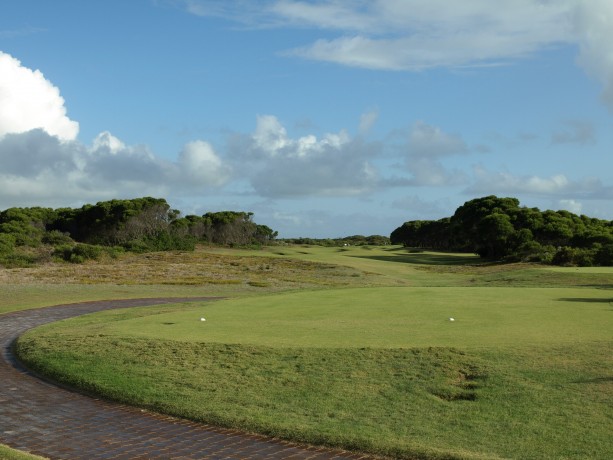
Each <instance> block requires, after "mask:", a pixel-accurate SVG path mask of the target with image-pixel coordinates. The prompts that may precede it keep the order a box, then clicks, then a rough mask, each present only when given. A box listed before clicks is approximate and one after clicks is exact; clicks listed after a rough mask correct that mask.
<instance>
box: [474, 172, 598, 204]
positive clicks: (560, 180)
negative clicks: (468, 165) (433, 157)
mask: <svg viewBox="0 0 613 460" xmlns="http://www.w3.org/2000/svg"><path fill="white" fill-rule="evenodd" d="M474 172H475V179H476V181H475V183H474V184H473V185H471V186H470V187H468V188H467V189H466V190H465V192H467V193H470V194H501V193H509V194H533V195H545V196H559V197H561V198H560V199H566V197H568V196H578V195H581V196H582V197H586V198H588V197H589V198H596V197H597V196H598V195H600V194H602V193H603V191H604V188H603V186H602V183H601V182H600V180H598V179H595V178H585V179H583V180H580V181H573V180H571V179H569V178H568V177H566V175H564V174H556V175H553V176H551V177H539V176H516V175H513V174H511V173H508V172H491V171H488V170H486V169H484V168H481V167H477V168H475V171H474Z"/></svg>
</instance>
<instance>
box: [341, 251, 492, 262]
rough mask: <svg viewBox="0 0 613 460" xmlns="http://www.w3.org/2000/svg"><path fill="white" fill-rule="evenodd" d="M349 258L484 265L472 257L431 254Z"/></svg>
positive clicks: (477, 258) (478, 259) (475, 257)
mask: <svg viewBox="0 0 613 460" xmlns="http://www.w3.org/2000/svg"><path fill="white" fill-rule="evenodd" d="M351 257H358V258H360V259H371V260H380V261H383V262H399V263H405V264H417V265H483V264H484V263H485V262H483V261H482V260H481V259H480V258H479V257H477V256H473V255H465V256H464V255H453V254H446V253H431V252H427V253H426V252H423V253H407V254H394V255H389V256H367V255H352V256H351Z"/></svg>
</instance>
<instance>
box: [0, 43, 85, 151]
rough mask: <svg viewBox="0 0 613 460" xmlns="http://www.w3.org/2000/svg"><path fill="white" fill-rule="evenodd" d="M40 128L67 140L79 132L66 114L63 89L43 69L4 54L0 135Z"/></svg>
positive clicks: (0, 78) (1, 56)
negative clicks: (35, 68) (23, 63)
mask: <svg viewBox="0 0 613 460" xmlns="http://www.w3.org/2000/svg"><path fill="white" fill-rule="evenodd" d="M37 128H40V129H43V130H44V131H46V132H47V133H49V134H51V135H54V136H57V137H58V138H59V139H61V140H64V141H67V140H74V139H75V138H76V137H77V134H78V132H79V124H78V123H77V122H75V121H72V120H70V119H69V118H68V116H67V115H66V107H65V106H64V99H63V98H62V96H60V91H59V89H58V88H57V87H55V86H53V84H52V83H51V82H50V81H49V80H47V79H45V77H44V75H43V74H42V73H41V72H40V71H39V70H31V69H28V68H27V67H24V66H22V65H21V62H19V61H18V60H17V59H15V58H14V57H12V56H10V55H9V54H6V53H3V52H2V51H0V136H2V135H5V134H7V133H24V132H26V131H30V130H33V129H37Z"/></svg>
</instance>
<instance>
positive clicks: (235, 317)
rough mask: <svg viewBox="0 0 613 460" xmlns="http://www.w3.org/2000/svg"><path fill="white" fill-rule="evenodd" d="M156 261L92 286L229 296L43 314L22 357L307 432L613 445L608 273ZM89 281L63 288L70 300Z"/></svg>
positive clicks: (432, 442)
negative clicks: (136, 277) (141, 276)
mask: <svg viewBox="0 0 613 460" xmlns="http://www.w3.org/2000/svg"><path fill="white" fill-rule="evenodd" d="M147 257H149V256H147ZM181 257H184V258H185V259H184V263H183V264H182V265H181V263H180V260H181ZM154 260H155V266H154V267H152V268H151V270H155V274H152V277H153V276H155V279H159V278H160V277H161V276H162V274H164V273H166V274H167V280H168V281H172V280H175V281H174V284H171V283H169V284H167V285H159V284H158V285H149V286H147V285H141V286H139V285H126V286H119V285H115V286H113V285H110V284H105V283H100V284H99V285H97V286H92V287H91V288H88V289H85V290H83V292H84V293H87V292H88V293H89V295H90V296H91V297H95V296H99V295H100V296H102V295H104V292H109V293H113V295H116V294H117V293H118V292H120V291H121V290H122V289H125V290H126V292H131V293H132V294H134V295H136V294H138V293H148V292H151V293H153V292H158V293H162V292H169V293H170V292H172V293H176V294H179V293H181V292H185V293H188V292H192V293H196V292H197V293H199V294H200V295H203V294H205V293H206V292H207V290H210V291H211V292H215V293H216V294H223V293H227V294H229V295H228V296H227V298H225V299H223V300H219V301H215V302H207V303H185V304H174V305H163V306H152V307H146V308H133V309H127V310H115V311H107V312H103V313H97V314H92V315H86V316H82V317H77V318H73V319H70V320H66V321H62V322H59V323H54V324H49V325H46V326H42V327H39V328H37V329H35V330H33V331H31V332H29V333H27V334H25V335H24V336H22V338H20V339H19V341H18V344H17V349H16V351H17V352H18V353H19V355H20V357H21V358H22V359H23V360H24V361H25V362H26V363H27V364H28V365H29V366H31V367H32V368H33V369H35V370H37V371H38V372H40V373H43V374H46V375H48V376H50V377H51V378H53V379H56V380H59V381H61V382H63V383H65V384H66V385H69V386H75V387H79V388H82V389H84V390H86V391H88V392H91V393H93V394H96V395H100V396H102V397H105V398H109V399H113V400H117V401H121V402H124V403H127V404H131V405H136V406H139V407H143V408H147V409H150V410H154V411H159V412H163V413H168V414H172V415H176V416H179V417H185V418H188V419H192V420H196V421H202V422H205V423H211V424H215V425H219V426H223V427H230V428H237V429H241V430H247V431H252V432H258V433H264V434H267V435H271V436H275V437H280V438H285V439H290V440H293V441H300V442H306V443H311V444H317V445H327V446H335V447H341V448H345V449H349V450H356V451H361V452H367V453H372V454H377V455H383V456H388V457H393V458H406V459H413V458H423V459H442V458H445V459H455V458H458V459H459V458H475V459H483V458H488V459H489V458H491V459H498V458H517V459H535V460H536V459H542V458H552V459H557V458H572V459H574V458H585V459H588V458H589V459H602V460H605V459H607V460H608V459H609V458H611V455H610V454H611V452H613V442H612V441H611V437H610V433H611V432H612V431H613V409H612V408H613V385H612V384H613V375H612V374H611V369H612V368H613V337H612V332H611V331H613V294H612V292H613V291H611V272H610V271H609V270H607V269H605V270H590V269H550V268H548V267H542V266H538V265H529V264H509V265H495V264H494V265H492V264H490V265H487V264H486V265H484V264H481V263H479V260H478V259H476V258H474V257H472V256H466V255H461V254H460V255H459V254H442V253H430V252H419V253H411V252H408V251H407V250H405V249H404V248H400V247H364V248H361V247H360V248H358V247H351V248H319V247H303V246H300V247H298V246H292V247H272V248H266V249H265V250H262V251H248V250H230V249H220V248H205V249H202V250H200V251H199V252H197V253H196V254H185V255H184V256H183V255H182V254H174V255H171V256H166V255H156V256H154ZM128 262H129V261H128ZM128 262H122V261H120V265H119V266H123V267H125V273H123V274H121V273H117V274H115V275H113V276H112V277H111V276H109V275H107V274H106V273H111V269H112V267H104V266H101V265H96V264H92V265H90V266H89V267H88V270H87V273H86V274H85V273H84V274H83V275H81V274H76V275H75V277H77V276H86V275H87V276H89V277H90V278H88V279H90V280H91V279H109V278H111V279H114V280H116V279H121V277H122V276H123V277H124V278H127V277H128V276H130V275H131V274H133V273H136V272H137V270H138V267H140V266H141V265H140V264H141V260H140V259H139V258H136V259H134V262H130V263H129V264H128ZM121 264H123V265H121ZM169 267H172V268H171V269H170V268H169ZM61 270H62V268H61V267H59V268H58V272H57V273H56V274H53V271H52V270H49V269H47V271H46V272H44V273H43V272H40V275H39V276H41V277H47V278H45V279H49V277H54V278H53V279H58V278H59V273H61ZM190 270H191V271H194V270H197V271H204V270H213V271H215V273H214V276H215V277H216V279H218V280H223V279H227V278H229V279H231V280H233V283H226V284H224V283H219V282H217V283H216V284H207V283H209V281H207V280H210V279H211V278H212V275H211V274H204V275H203V277H202V278H200V279H202V280H204V281H203V284H201V285H195V284H189V285H185V284H183V283H185V281H186V280H190V283H191V282H192V281H194V280H197V279H199V278H197V277H196V276H193V275H190ZM96 273H99V274H96ZM173 277H174V278H173ZM267 277H268V278H267ZM267 279H268V280H270V281H266V280H267ZM234 281H236V282H234ZM79 286H81V285H79V284H74V285H73V287H72V288H70V289H67V287H66V286H60V285H57V286H56V288H54V289H55V290H50V291H49V292H55V293H56V294H55V299H56V300H57V299H60V298H61V297H62V296H68V295H69V296H75V295H77V293H78V292H79V289H78V287H79ZM13 289H14V290H13V292H14V293H15V294H16V295H17V297H18V298H19V299H21V303H22V305H23V307H22V308H27V304H28V302H32V301H34V300H35V301H36V302H43V299H42V298H39V295H42V293H43V292H44V290H45V289H44V288H42V287H41V288H40V289H39V294H37V296H35V297H33V296H32V295H26V290H25V289H22V288H20V287H19V285H16V286H15V287H14V288H13ZM33 292H36V290H34V291H33ZM71 298H72V297H71ZM46 301H47V302H52V301H53V298H47V299H46ZM57 303H59V302H57ZM6 308H8V309H10V306H7V307H6ZM203 318H204V319H205V320H204V321H203V320H202V319H203ZM450 318H453V321H451V320H450Z"/></svg>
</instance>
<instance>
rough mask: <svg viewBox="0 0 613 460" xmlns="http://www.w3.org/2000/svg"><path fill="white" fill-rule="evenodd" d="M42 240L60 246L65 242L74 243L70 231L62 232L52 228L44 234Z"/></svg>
mask: <svg viewBox="0 0 613 460" xmlns="http://www.w3.org/2000/svg"><path fill="white" fill-rule="evenodd" d="M42 242H43V243H45V244H49V245H51V246H59V245H63V244H74V241H73V240H72V238H70V235H69V234H68V233H62V232H60V231H58V230H51V231H50V232H47V233H45V234H44V235H43V238H42Z"/></svg>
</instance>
